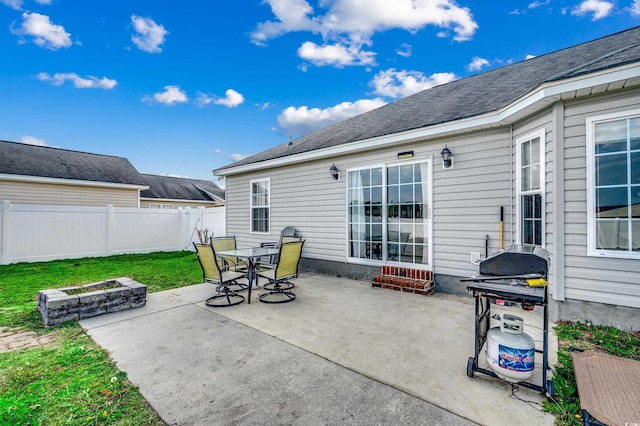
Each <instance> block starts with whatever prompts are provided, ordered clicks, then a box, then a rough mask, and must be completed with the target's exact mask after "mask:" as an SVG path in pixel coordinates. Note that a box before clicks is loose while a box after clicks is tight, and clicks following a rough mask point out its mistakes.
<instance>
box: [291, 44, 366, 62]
mask: <svg viewBox="0 0 640 426" xmlns="http://www.w3.org/2000/svg"><path fill="white" fill-rule="evenodd" d="M298 56H300V57H301V58H302V59H306V60H308V61H309V62H311V63H313V64H314V65H316V66H323V65H334V66H336V67H338V68H342V67H344V66H348V65H375V53H374V52H367V51H363V50H362V46H361V45H357V44H353V45H351V46H345V45H343V44H340V43H338V44H333V45H331V44H325V45H322V46H318V45H317V44H315V43H313V42H310V41H307V42H305V43H303V44H302V46H300V48H299V49H298Z"/></svg>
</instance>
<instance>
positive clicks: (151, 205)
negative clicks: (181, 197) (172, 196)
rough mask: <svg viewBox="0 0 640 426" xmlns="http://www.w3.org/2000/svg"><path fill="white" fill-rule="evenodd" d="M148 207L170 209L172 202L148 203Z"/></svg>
mask: <svg viewBox="0 0 640 426" xmlns="http://www.w3.org/2000/svg"><path fill="white" fill-rule="evenodd" d="M149 208H150V209H172V208H173V204H157V203H149Z"/></svg>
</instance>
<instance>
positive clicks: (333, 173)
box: [329, 164, 340, 180]
mask: <svg viewBox="0 0 640 426" xmlns="http://www.w3.org/2000/svg"><path fill="white" fill-rule="evenodd" d="M329 173H331V176H332V177H333V180H338V179H340V173H338V168H337V167H336V165H335V164H332V165H331V167H329Z"/></svg>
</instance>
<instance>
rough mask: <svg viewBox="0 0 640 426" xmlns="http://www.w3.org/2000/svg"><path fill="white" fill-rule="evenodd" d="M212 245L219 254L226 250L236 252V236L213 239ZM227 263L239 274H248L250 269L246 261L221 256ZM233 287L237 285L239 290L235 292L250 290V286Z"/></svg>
mask: <svg viewBox="0 0 640 426" xmlns="http://www.w3.org/2000/svg"><path fill="white" fill-rule="evenodd" d="M211 245H212V246H213V248H214V249H215V251H216V252H217V253H219V252H221V251H225V250H235V249H236V237H235V236H233V235H232V236H227V237H215V238H214V237H212V238H211ZM220 257H222V258H223V259H224V260H225V261H226V262H227V266H228V267H229V269H230V270H232V271H238V272H245V273H246V272H247V271H248V269H249V263H248V262H247V261H246V260H241V259H240V258H238V257H236V256H224V255H220ZM233 285H237V286H238V288H237V289H234V290H235V291H244V290H246V289H247V288H249V285H247V284H242V283H236V284H233Z"/></svg>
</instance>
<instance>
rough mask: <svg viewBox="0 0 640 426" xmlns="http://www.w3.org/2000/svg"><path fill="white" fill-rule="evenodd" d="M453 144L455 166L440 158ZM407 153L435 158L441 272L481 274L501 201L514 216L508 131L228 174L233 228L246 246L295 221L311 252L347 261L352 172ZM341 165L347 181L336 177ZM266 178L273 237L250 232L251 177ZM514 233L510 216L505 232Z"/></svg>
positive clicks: (493, 247) (494, 244)
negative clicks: (476, 260)
mask: <svg viewBox="0 0 640 426" xmlns="http://www.w3.org/2000/svg"><path fill="white" fill-rule="evenodd" d="M445 144H447V146H448V147H449V148H450V150H451V151H452V152H453V155H454V167H453V168H452V169H448V170H443V169H442V165H441V163H442V161H441V159H440V151H441V150H442V148H444V145H445ZM407 150H412V151H414V158H413V159H412V160H411V161H420V159H426V158H431V157H433V206H432V207H433V210H432V215H433V227H434V228H433V237H434V244H435V245H434V266H435V268H434V271H435V272H437V273H441V274H449V275H457V276H467V275H470V274H472V273H475V272H477V267H476V266H475V265H473V264H471V263H470V253H471V252H478V253H481V255H483V256H484V252H485V248H484V247H485V236H486V235H489V253H490V254H491V253H494V252H495V251H497V250H498V248H499V242H498V239H499V229H500V223H499V219H500V206H504V207H505V217H509V214H510V199H509V191H510V185H509V172H510V167H509V131H508V129H501V130H493V131H485V132H482V133H478V134H475V135H472V136H470V135H467V136H462V137H448V138H446V139H439V140H431V141H425V142H417V143H413V144H409V145H401V146H396V147H391V148H385V149H377V150H375V151H368V152H361V153H357V154H351V155H345V156H341V157H336V158H328V159H325V160H320V161H313V162H305V163H300V164H297V165H293V166H287V167H280V168H277V169H275V168H274V169H270V170H263V171H258V172H255V173H247V174H242V175H232V176H228V177H227V182H226V196H227V232H228V233H229V234H233V235H236V238H237V241H238V245H245V246H246V245H255V244H256V243H259V242H262V241H271V240H276V239H277V238H278V237H279V233H280V230H281V229H282V228H284V227H285V226H294V227H295V228H296V229H297V230H298V232H299V233H300V234H301V235H302V237H303V238H304V239H305V241H306V242H305V248H304V256H305V257H309V258H314V259H322V260H332V261H337V262H346V260H347V251H346V248H347V244H346V235H347V229H346V226H347V217H346V199H345V197H346V192H347V187H346V185H347V179H346V178H347V176H346V174H347V172H346V171H347V170H348V169H355V168H363V167H371V166H377V165H382V164H394V163H398V160H397V154H398V152H402V151H407ZM334 163H335V165H336V166H337V167H338V169H339V171H340V180H339V181H334V180H333V179H332V177H331V175H330V174H329V167H330V166H331V165H332V164H334ZM263 178H269V179H270V181H271V200H270V201H271V211H270V218H271V234H270V235H261V234H250V233H249V226H250V212H249V196H250V193H249V191H250V181H251V180H253V179H263ZM510 232H511V230H510V224H509V223H508V221H507V222H506V223H505V235H507V236H508V235H510ZM507 238H508V237H507ZM506 243H507V244H508V241H507V242H506Z"/></svg>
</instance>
